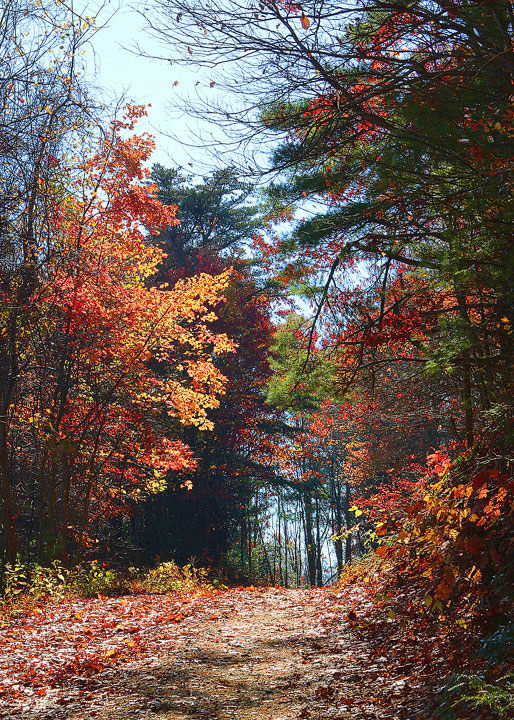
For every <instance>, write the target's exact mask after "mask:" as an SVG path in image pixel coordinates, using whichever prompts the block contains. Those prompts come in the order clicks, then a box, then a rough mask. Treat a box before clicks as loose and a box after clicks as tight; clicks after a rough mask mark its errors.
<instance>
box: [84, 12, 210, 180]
mask: <svg viewBox="0 0 514 720" xmlns="http://www.w3.org/2000/svg"><path fill="white" fill-rule="evenodd" d="M122 3H123V0H122ZM84 4H85V5H87V10H85V11H84V14H88V15H90V16H94V15H96V11H95V4H94V2H85V3H84ZM111 7H112V8H113V9H112V11H111V10H110V8H111ZM115 7H116V6H115V5H114V3H109V4H107V5H106V6H105V7H104V9H103V11H102V12H100V13H99V15H98V24H99V25H100V26H101V25H102V24H103V23H107V26H106V27H105V28H102V29H101V30H100V31H98V32H97V33H96V35H95V36H94V38H93V40H92V45H93V47H94V60H93V52H90V53H89V56H88V59H87V65H88V74H89V76H90V78H91V79H92V80H93V81H94V82H95V83H98V85H100V86H102V87H103V88H104V89H105V91H106V93H107V97H108V98H109V97H111V98H112V97H113V95H114V94H115V95H118V96H119V95H122V94H123V93H124V92H125V94H126V96H127V99H128V100H130V101H134V102H139V103H144V104H149V103H151V105H152V107H151V108H149V110H148V112H149V117H148V120H147V121H141V123H140V124H139V129H140V130H145V131H148V132H151V133H152V134H153V135H154V136H155V140H156V144H157V147H156V151H155V153H154V155H153V156H152V162H159V163H161V164H163V165H166V166H172V165H175V164H179V165H182V166H183V167H184V169H185V170H186V171H188V172H192V171H194V170H196V171H198V172H202V171H203V170H204V169H205V168H204V167H203V165H204V163H205V162H206V160H207V159H206V154H205V152H204V151H203V150H202V149H201V148H198V149H195V148H191V147H187V146H186V145H187V144H188V143H189V144H191V143H193V144H195V139H194V137H193V135H194V132H195V128H196V121H195V120H193V119H192V118H189V117H187V116H186V115H183V116H182V117H177V113H176V111H174V113H173V116H172V117H171V116H170V111H169V108H168V110H167V105H169V102H170V100H171V98H172V96H173V94H174V93H175V94H177V93H178V92H180V93H181V94H187V92H188V91H191V90H193V89H194V86H195V82H196V81H197V79H198V77H199V76H198V75H197V74H196V73H195V72H194V71H192V70H187V69H184V68H183V67H178V66H175V67H172V66H171V65H170V64H169V63H168V62H162V61H158V60H150V59H147V58H144V57H141V56H138V55H136V54H134V52H130V50H129V49H126V48H132V49H135V46H136V44H139V45H141V46H143V47H146V48H147V49H149V50H152V41H151V40H150V39H149V38H147V37H146V36H145V34H144V32H143V30H142V26H143V19H142V18H141V17H140V16H139V15H138V14H137V13H136V12H135V11H134V10H131V9H130V8H129V7H128V6H127V4H125V6H124V7H123V6H122V7H121V8H120V9H118V10H117V11H116V12H114V9H115ZM111 13H114V14H113V15H112V17H110V15H111ZM109 17H110V19H109ZM175 81H178V83H179V85H178V86H175V87H174V85H173V83H174V82H175ZM167 133H170V134H172V135H176V136H179V138H180V139H181V140H182V142H177V141H176V140H174V139H172V138H170V137H167V135H166V134H167ZM189 163H193V166H194V167H191V165H189Z"/></svg>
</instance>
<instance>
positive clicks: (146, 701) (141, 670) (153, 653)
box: [0, 586, 440, 720]
mask: <svg viewBox="0 0 514 720" xmlns="http://www.w3.org/2000/svg"><path fill="white" fill-rule="evenodd" d="M372 594H373V593H372V590H371V588H370V587H369V586H365V587H363V586H353V587H347V588H345V589H344V591H342V592H341V591H335V590H332V589H330V588H328V589H313V590H285V589H279V588H249V589H243V588H236V589H232V590H227V591H209V592H206V591H201V592H195V593H190V594H185V595H173V594H169V595H134V596H126V597H122V598H106V597H103V596H99V597H98V598H95V599H74V600H72V601H70V602H63V601H60V602H49V603H48V604H45V605H42V606H40V607H36V608H34V609H33V610H31V611H29V612H27V613H26V614H25V615H24V616H22V617H19V618H14V619H6V620H4V621H3V622H0V717H1V718H9V720H18V719H19V720H36V718H37V720H54V719H55V720H61V719H62V720H68V719H69V720H71V719H74V720H79V719H80V720H83V718H85V717H88V718H95V719H97V720H107V718H109V720H135V719H136V718H138V719H140V718H142V717H146V716H148V717H158V718H161V719H162V720H192V719H195V720H200V719H201V718H203V719H204V720H293V719H296V718H298V719H300V718H305V719H310V720H350V718H352V720H417V718H420V719H421V718H429V717H431V715H430V714H425V713H429V707H428V705H427V706H426V707H424V703H423V702H422V697H423V696H424V695H425V693H424V692H422V689H423V687H424V681H425V680H426V678H428V677H430V673H433V669H434V668H433V665H434V662H433V661H434V658H433V657H432V655H431V654H430V653H429V652H428V651H423V652H421V650H420V648H421V644H422V643H421V640H418V641H416V642H411V641H409V640H408V638H407V641H406V640H405V637H406V636H405V633H404V632H402V633H401V634H400V635H398V624H396V625H395V623H393V622H392V621H388V620H384V619H382V620H381V619H380V616H379V615H377V613H378V611H377V608H376V607H374V605H373V600H372ZM395 633H396V635H395ZM399 638H400V639H399ZM409 642H410V645H409ZM409 647H410V650H409ZM427 653H428V654H427ZM435 663H436V665H437V658H436V660H435ZM437 677H438V679H440V673H439V675H438V676H437ZM425 705H426V703H425Z"/></svg>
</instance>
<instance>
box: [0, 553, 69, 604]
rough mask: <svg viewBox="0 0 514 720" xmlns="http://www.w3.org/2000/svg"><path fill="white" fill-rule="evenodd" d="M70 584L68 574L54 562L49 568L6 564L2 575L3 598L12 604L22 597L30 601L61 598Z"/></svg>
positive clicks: (24, 564) (62, 566)
mask: <svg viewBox="0 0 514 720" xmlns="http://www.w3.org/2000/svg"><path fill="white" fill-rule="evenodd" d="M70 584H71V574H70V572H69V571H68V570H67V569H66V568H65V567H64V565H62V563H60V562H59V561H58V560H55V561H54V562H53V563H52V564H51V565H50V566H48V567H43V566H41V565H36V564H27V563H20V562H17V563H15V564H14V565H11V564H7V565H6V568H5V573H4V598H5V600H6V601H7V602H13V601H15V600H16V599H17V598H18V597H20V596H24V597H26V598H30V599H32V600H39V599H41V598H44V597H63V596H64V595H65V594H66V593H67V592H68V590H69V588H70Z"/></svg>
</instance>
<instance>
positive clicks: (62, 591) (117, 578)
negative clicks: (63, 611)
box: [0, 560, 216, 612]
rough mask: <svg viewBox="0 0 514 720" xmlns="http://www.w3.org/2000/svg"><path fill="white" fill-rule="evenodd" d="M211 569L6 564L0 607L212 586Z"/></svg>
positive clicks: (168, 564) (94, 563) (170, 565)
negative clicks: (123, 568) (209, 574)
mask: <svg viewBox="0 0 514 720" xmlns="http://www.w3.org/2000/svg"><path fill="white" fill-rule="evenodd" d="M207 575H208V571H207V570H205V569H204V568H196V567H195V566H194V564H193V563H189V564H187V565H185V566H184V567H179V566H178V565H177V564H176V563H174V562H173V561H169V562H164V563H161V564H160V565H158V566H157V567H155V568H151V569H138V568H135V567H131V568H128V569H127V570H117V569H114V568H112V567H109V566H108V565H107V564H106V563H101V562H98V561H97V560H94V561H92V562H90V563H87V564H83V565H80V566H77V567H76V568H73V569H68V568H66V567H65V566H64V565H63V564H62V563H60V562H59V561H54V562H53V563H52V564H51V565H48V566H42V565H38V564H26V563H20V562H17V563H16V564H14V565H10V564H7V565H6V566H5V569H4V573H3V592H2V596H1V599H0V609H2V610H4V611H6V612H9V611H17V610H23V609H25V608H26V607H27V606H30V605H31V604H33V603H37V602H41V601H43V600H47V599H55V600H58V599H62V598H65V597H73V596H75V597H84V598H88V597H96V596H97V595H105V596H116V595H129V594H139V593H168V592H173V593H185V592H194V591H195V590H201V589H209V588H211V587H213V586H215V585H216V581H214V582H213V583H212V584H211V583H210V582H209V581H208V577H207Z"/></svg>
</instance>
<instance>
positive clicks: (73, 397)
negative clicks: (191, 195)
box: [4, 107, 233, 562]
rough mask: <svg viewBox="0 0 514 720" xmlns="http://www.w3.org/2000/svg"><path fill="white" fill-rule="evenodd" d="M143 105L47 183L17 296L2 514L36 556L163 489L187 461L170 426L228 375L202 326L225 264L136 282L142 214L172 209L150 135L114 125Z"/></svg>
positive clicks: (145, 250) (205, 423) (200, 416)
mask: <svg viewBox="0 0 514 720" xmlns="http://www.w3.org/2000/svg"><path fill="white" fill-rule="evenodd" d="M143 113H144V110H143V109H142V108H138V107H129V108H128V109H127V112H126V115H125V117H124V118H122V119H121V120H117V121H114V122H113V123H112V124H111V127H110V129H109V132H108V133H107V134H106V135H105V137H104V138H103V139H102V140H101V141H100V142H99V145H98V146H97V147H95V148H94V149H93V151H92V152H91V153H90V154H88V155H86V156H85V157H84V158H82V159H81V160H80V161H76V162H74V163H72V164H70V165H68V166H67V167H66V166H62V167H61V166H58V167H57V166H56V175H55V179H54V180H53V182H52V184H50V183H48V185H47V187H46V192H47V203H48V206H49V208H50V210H49V213H48V218H47V225H46V234H45V240H46V243H47V247H48V248H49V250H50V253H49V257H48V258H47V259H46V261H45V262H42V263H41V264H40V265H38V266H37V272H35V273H34V277H33V285H32V288H31V293H30V294H29V295H27V297H26V299H25V306H24V316H23V320H24V324H23V326H20V327H18V331H17V332H18V336H17V342H18V350H17V355H16V359H17V370H18V382H17V384H16V386H15V388H14V390H13V392H12V396H11V405H10V408H9V413H8V415H7V419H6V432H7V437H6V446H7V448H8V462H9V464H8V471H9V476H10V477H11V478H13V479H14V480H15V483H13V493H12V512H13V516H12V517H11V516H9V514H8V512H7V510H6V515H7V517H8V520H9V524H8V526H7V527H9V528H12V531H13V532H14V534H15V537H16V534H17V533H18V532H21V533H22V536H23V539H24V540H25V542H26V554H27V555H28V556H29V557H30V556H34V555H35V554H36V553H37V555H38V556H39V559H40V560H43V561H44V560H49V559H52V558H54V557H55V556H56V555H58V556H60V557H62V558H63V559H64V560H65V561H66V562H69V561H70V560H72V559H77V558H80V557H81V555H82V553H83V552H84V550H85V549H86V548H90V547H93V546H94V544H95V542H97V541H98V536H99V534H100V533H101V532H102V531H103V529H104V527H105V526H106V522H107V520H108V519H109V518H110V517H113V516H115V515H117V514H119V513H126V512H129V511H130V507H131V503H132V502H133V501H137V500H138V499H140V498H141V497H143V496H144V495H146V494H147V493H151V492H158V491H160V490H162V489H163V487H164V480H163V477H164V475H165V474H166V473H167V472H168V471H169V470H171V469H173V470H175V471H179V470H183V469H185V468H186V467H190V466H192V464H194V461H193V460H192V457H191V452H190V449H189V448H188V447H187V445H186V444H185V443H184V442H183V441H181V440H180V439H179V438H178V437H176V438H171V439H170V438H169V437H168V430H167V426H168V424H169V422H170V419H172V418H173V419H174V421H175V422H178V423H180V424H185V425H194V426H198V427H201V428H205V429H207V428H210V427H212V423H211V421H210V420H209V418H208V415H207V411H208V410H209V409H210V408H213V407H215V406H216V405H217V404H218V402H219V400H218V396H219V395H220V394H221V393H222V392H223V388H224V382H225V378H224V376H223V375H222V373H221V372H220V371H219V370H218V369H217V368H216V367H215V364H214V360H213V357H214V356H215V355H216V354H217V353H223V352H226V351H231V350H233V345H232V344H231V342H230V341H229V340H228V338H227V337H226V335H224V334H222V333H217V332H215V331H213V330H212V329H211V327H210V326H211V325H212V323H213V321H214V320H215V319H216V316H215V314H214V312H213V310H214V308H215V306H216V305H217V304H218V302H219V300H220V297H221V293H222V291H223V289H224V288H225V287H226V283H227V279H228V277H227V274H226V273H225V274H223V273H221V274H219V275H218V276H217V277H214V276H211V275H207V274H202V275H199V276H198V277H196V278H191V279H184V280H182V281H179V282H177V283H176V284H175V286H174V288H173V289H171V290H165V289H164V288H160V289H159V288H155V287H149V286H148V284H147V282H148V278H149V277H150V276H151V275H152V274H153V273H154V272H155V269H156V268H157V266H158V264H159V263H160V262H161V260H162V253H161V252H159V251H158V250H157V249H156V248H154V247H152V246H148V245H147V244H146V243H145V228H146V231H155V230H156V229H157V228H159V227H161V226H164V225H169V224H171V223H173V222H175V218H174V209H173V208H171V207H168V206H164V205H162V204H161V203H160V202H159V201H158V200H157V198H156V197H155V188H151V187H149V186H148V185H147V177H148V172H147V171H145V170H144V169H143V165H142V164H143V162H145V161H146V160H147V159H148V157H149V155H150V153H151V150H152V148H153V142H152V140H151V139H150V138H149V137H147V136H137V135H133V136H129V137H123V138H122V135H126V134H127V133H129V132H130V131H132V130H133V129H134V126H135V122H136V121H137V119H138V117H140V116H141V115H142V114H143ZM4 309H5V310H6V312H7V313H9V312H10V308H9V306H8V305H7V303H4ZM8 317H10V316H9V315H8ZM163 365H165V366H166V368H167V370H166V373H164V374H163V373H161V372H158V371H157V368H158V367H160V366H163Z"/></svg>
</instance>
